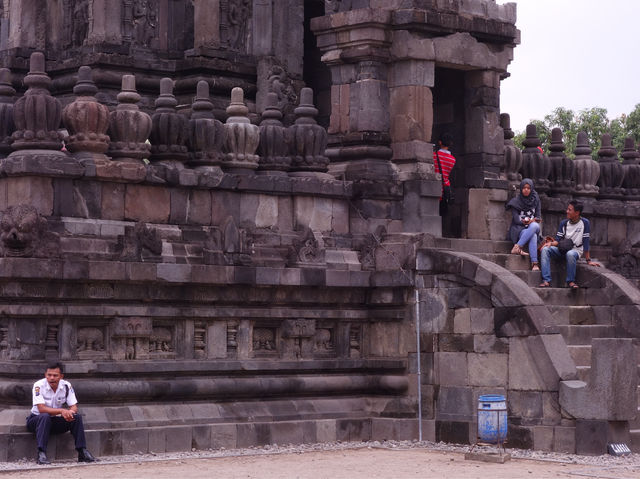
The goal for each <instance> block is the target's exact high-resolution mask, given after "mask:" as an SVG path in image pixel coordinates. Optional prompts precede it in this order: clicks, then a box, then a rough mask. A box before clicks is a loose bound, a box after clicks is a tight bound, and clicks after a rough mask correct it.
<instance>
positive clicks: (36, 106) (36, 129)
mask: <svg viewBox="0 0 640 479" xmlns="http://www.w3.org/2000/svg"><path fill="white" fill-rule="evenodd" d="M44 67H45V59H44V54H43V53H41V52H34V53H32V54H31V59H30V61H29V74H28V75H27V76H26V77H25V78H24V84H25V85H26V86H27V87H28V89H27V91H26V92H25V94H24V96H22V97H20V98H19V99H18V100H17V101H16V103H15V105H14V106H13V121H14V123H15V126H16V131H15V132H14V133H13V144H12V147H13V149H14V150H24V149H38V150H53V151H56V152H58V153H60V150H61V148H62V134H61V133H60V132H59V131H58V128H59V126H60V119H61V117H62V106H61V104H60V101H59V100H58V99H57V98H54V97H53V96H51V94H50V93H49V88H50V87H51V78H49V75H47V74H46V72H45V70H44Z"/></svg>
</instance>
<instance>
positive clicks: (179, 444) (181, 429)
mask: <svg viewBox="0 0 640 479" xmlns="http://www.w3.org/2000/svg"><path fill="white" fill-rule="evenodd" d="M165 434H166V446H165V448H166V449H165V450H166V452H175V451H190V450H191V439H192V434H191V426H178V427H172V428H169V429H167V431H166V433H165Z"/></svg>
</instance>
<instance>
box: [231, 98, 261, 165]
mask: <svg viewBox="0 0 640 479" xmlns="http://www.w3.org/2000/svg"><path fill="white" fill-rule="evenodd" d="M248 113H249V109H248V108H247V107H246V105H245V104H244V92H243V91H242V88H239V87H236V88H234V89H233V90H231V104H230V105H229V106H228V107H227V114H228V115H229V117H228V118H227V122H226V123H225V125H224V127H225V130H226V136H227V137H226V141H225V145H226V150H227V155H226V158H225V161H224V163H223V168H225V169H230V170H231V171H236V170H255V169H256V168H257V167H258V155H256V154H255V153H256V150H257V149H258V144H259V142H260V129H259V128H258V127H257V126H256V125H252V124H251V122H250V121H249V118H248V117H247V114H248Z"/></svg>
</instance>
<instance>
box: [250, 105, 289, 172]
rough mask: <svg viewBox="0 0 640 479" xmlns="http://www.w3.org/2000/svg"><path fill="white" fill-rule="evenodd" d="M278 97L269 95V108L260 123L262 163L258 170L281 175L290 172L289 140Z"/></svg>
mask: <svg viewBox="0 0 640 479" xmlns="http://www.w3.org/2000/svg"><path fill="white" fill-rule="evenodd" d="M277 102H278V95H277V94H275V93H269V94H268V95H267V106H266V108H265V110H264V112H263V113H262V122H260V146H259V149H258V153H259V156H260V163H259V166H258V170H260V171H266V172H272V173H277V172H281V173H280V174H282V173H284V172H286V171H288V170H289V167H290V166H291V158H290V157H289V139H288V135H287V129H286V128H285V127H284V126H283V125H282V112H281V111H280V110H279V109H278V106H277Z"/></svg>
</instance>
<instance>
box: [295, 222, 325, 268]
mask: <svg viewBox="0 0 640 479" xmlns="http://www.w3.org/2000/svg"><path fill="white" fill-rule="evenodd" d="M321 241H322V240H321V239H320V240H318V238H317V237H316V235H315V234H314V232H313V231H311V229H310V228H309V227H306V226H305V227H303V228H302V229H301V230H299V231H298V237H297V238H294V239H293V241H292V242H291V243H292V244H291V248H290V249H289V264H290V265H291V266H295V265H299V264H305V265H307V266H309V265H311V264H322V263H324V248H322V247H321V244H322V243H321Z"/></svg>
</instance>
